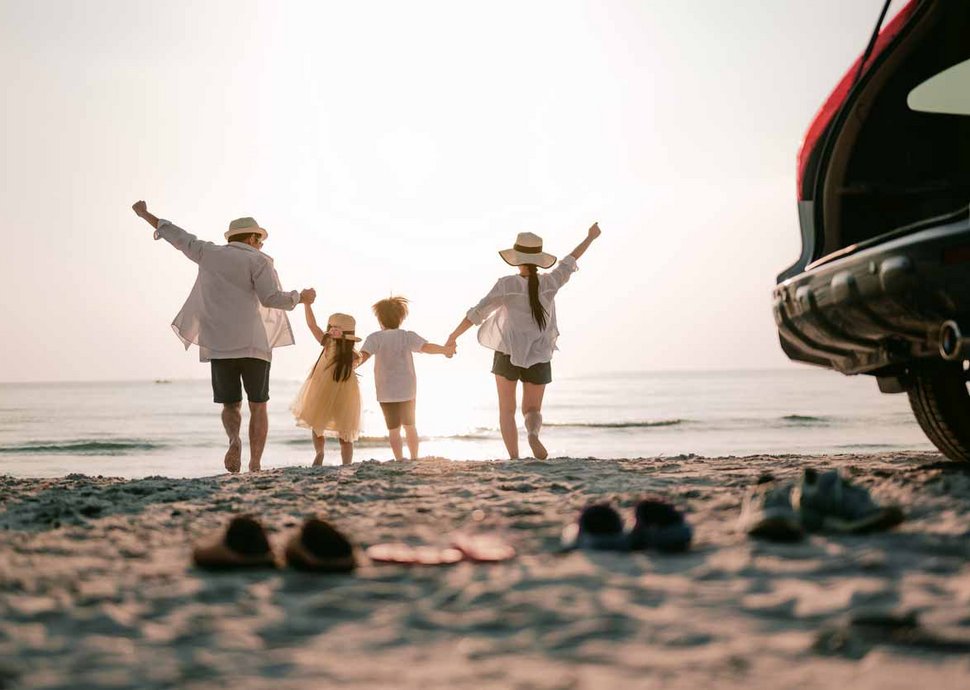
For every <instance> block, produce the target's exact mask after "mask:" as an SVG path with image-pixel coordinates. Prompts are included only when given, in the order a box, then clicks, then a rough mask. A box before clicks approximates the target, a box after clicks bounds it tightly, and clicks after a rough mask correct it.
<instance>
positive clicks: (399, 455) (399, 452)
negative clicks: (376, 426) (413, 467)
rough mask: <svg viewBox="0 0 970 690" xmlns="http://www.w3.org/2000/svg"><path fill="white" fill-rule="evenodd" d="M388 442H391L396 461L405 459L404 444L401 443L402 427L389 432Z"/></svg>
mask: <svg viewBox="0 0 970 690" xmlns="http://www.w3.org/2000/svg"><path fill="white" fill-rule="evenodd" d="M387 440H388V441H390V442H391V451H392V452H393V453H394V459H395V460H403V459H404V444H403V443H401V427H397V428H396V429H388V430H387Z"/></svg>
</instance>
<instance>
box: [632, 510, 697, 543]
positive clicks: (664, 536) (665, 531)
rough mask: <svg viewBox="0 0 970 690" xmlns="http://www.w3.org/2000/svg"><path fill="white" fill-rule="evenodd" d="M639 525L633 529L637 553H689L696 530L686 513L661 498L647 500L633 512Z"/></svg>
mask: <svg viewBox="0 0 970 690" xmlns="http://www.w3.org/2000/svg"><path fill="white" fill-rule="evenodd" d="M634 515H635V516H636V524H634V526H633V529H632V530H630V548H631V549H636V550H642V549H657V550H658V551H668V552H675V551H686V550H687V548H688V547H689V546H690V540H691V538H692V537H693V536H694V531H693V530H692V529H691V527H690V525H688V524H687V523H686V522H685V521H684V516H683V514H682V513H681V512H680V511H679V510H677V509H676V508H674V507H673V506H672V505H670V504H669V503H667V502H666V501H664V500H661V499H645V500H643V501H640V502H639V503H637V507H636V509H635V511H634Z"/></svg>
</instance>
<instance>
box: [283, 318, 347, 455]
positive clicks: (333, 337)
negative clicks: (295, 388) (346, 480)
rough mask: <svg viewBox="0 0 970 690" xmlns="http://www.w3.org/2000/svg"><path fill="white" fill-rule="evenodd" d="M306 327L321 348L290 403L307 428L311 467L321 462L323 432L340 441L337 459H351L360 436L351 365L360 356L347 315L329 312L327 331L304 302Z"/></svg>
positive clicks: (297, 417) (294, 414) (295, 414)
mask: <svg viewBox="0 0 970 690" xmlns="http://www.w3.org/2000/svg"><path fill="white" fill-rule="evenodd" d="M303 306H304V308H305V312H306V322H307V326H309V327H310V331H311V332H312V333H313V335H314V337H315V338H316V339H317V341H318V342H319V343H320V344H321V345H323V351H322V352H321V353H320V356H319V357H318V358H317V362H316V364H314V365H313V369H312V370H311V371H310V375H309V376H308V377H307V380H306V381H305V382H304V384H303V386H302V387H301V388H300V392H299V393H298V394H297V396H296V399H295V400H294V401H293V404H292V405H291V406H290V410H291V411H292V412H293V416H294V417H296V424H297V426H302V427H304V428H307V429H310V430H311V434H312V436H313V448H314V450H315V451H316V456H315V457H314V458H313V464H314V466H320V465H322V464H323V445H324V435H327V436H336V437H337V439H338V440H339V441H340V458H341V460H342V462H343V464H344V465H349V464H350V463H351V462H353V459H354V441H356V440H357V438H358V437H359V436H360V386H359V385H358V383H357V374H356V373H354V368H355V366H356V365H357V361H358V359H359V358H360V355H359V354H358V353H357V351H356V350H355V349H354V343H358V342H360V338H358V337H357V336H356V335H355V334H354V329H355V328H356V325H357V324H356V322H355V321H354V317H352V316H348V315H347V314H331V315H330V318H329V319H327V330H326V331H323V330H321V329H320V327H319V326H317V320H316V318H315V317H314V315H313V307H312V306H310V304H307V303H304V305H303Z"/></svg>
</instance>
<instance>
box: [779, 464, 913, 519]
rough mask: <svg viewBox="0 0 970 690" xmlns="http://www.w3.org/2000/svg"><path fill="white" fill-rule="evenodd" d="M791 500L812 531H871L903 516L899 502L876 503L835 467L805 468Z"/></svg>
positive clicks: (866, 492)
mask: <svg viewBox="0 0 970 690" xmlns="http://www.w3.org/2000/svg"><path fill="white" fill-rule="evenodd" d="M792 502H793V504H794V505H795V506H796V507H797V508H798V510H799V513H800V515H801V519H802V525H804V527H805V529H807V530H809V531H812V532H814V531H820V530H821V531H829V532H843V533H858V532H872V531H875V530H882V529H889V528H890V527H895V526H896V525H898V524H899V523H900V522H902V521H903V517H904V516H903V511H902V510H901V509H900V508H899V506H880V505H879V504H878V503H876V502H875V501H873V500H872V497H871V496H869V492H868V491H867V490H866V489H864V488H862V487H861V486H854V485H853V484H852V483H850V482H849V481H848V480H846V479H843V478H842V476H841V475H840V474H839V473H838V471H837V470H829V471H828V472H823V473H821V474H819V473H818V472H817V471H815V470H813V469H811V468H807V469H806V470H805V472H804V474H803V475H802V480H801V482H799V484H798V486H797V487H795V491H794V492H793V495H792Z"/></svg>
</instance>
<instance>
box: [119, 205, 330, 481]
mask: <svg viewBox="0 0 970 690" xmlns="http://www.w3.org/2000/svg"><path fill="white" fill-rule="evenodd" d="M132 209H133V210H134V212H135V213H136V214H137V215H138V216H139V217H140V218H142V219H144V220H145V221H146V222H148V224H149V225H151V226H152V227H153V228H155V234H154V237H155V239H156V240H158V239H163V240H165V241H166V242H168V243H169V244H171V245H172V246H173V247H175V248H176V249H178V250H179V251H181V252H182V253H183V254H185V255H186V256H187V257H188V258H189V259H191V260H192V261H194V262H195V263H197V264H198V265H199V275H198V277H197V278H196V281H195V285H194V286H193V288H192V292H191V293H190V294H189V298H188V299H187V300H186V302H185V305H184V306H183V307H182V310H181V311H180V312H179V313H178V315H177V316H176V317H175V320H174V321H173V322H172V328H173V329H174V330H175V334H176V335H177V336H178V337H179V339H180V340H181V341H182V343H183V344H184V345H185V349H188V348H189V345H191V344H195V345H198V346H199V360H200V361H202V362H211V365H210V367H211V374H212V396H213V400H214V402H216V403H221V404H222V425H223V427H224V428H225V430H226V435H227V436H228V437H229V449H228V450H227V451H226V456H225V466H226V469H227V470H229V471H230V472H233V473H235V472H239V470H240V467H241V465H242V441H241V439H240V437H239V429H240V426H241V425H242V412H241V408H242V387H243V386H244V387H245V389H246V398H247V399H248V401H249V411H250V418H249V470H250V471H251V472H256V471H258V470H259V469H260V460H261V458H262V455H263V448H264V447H265V445H266V434H267V431H268V429H269V421H268V417H267V412H266V403H267V401H268V400H269V370H270V362H271V361H272V358H273V348H274V347H283V346H285V345H292V344H293V330H292V329H291V328H290V322H289V319H288V318H287V316H286V314H285V313H284V311H283V310H286V311H290V310H292V309H293V308H294V307H296V305H297V304H300V303H312V302H313V300H314V299H315V298H316V291H314V290H313V289H312V288H309V289H305V290H302V291H300V292H297V291H296V290H293V291H290V292H284V291H283V290H282V288H281V287H280V281H279V277H278V276H277V275H276V269H275V268H273V260H272V259H271V258H270V257H269V256H267V255H266V254H263V253H262V252H261V251H259V250H260V248H261V247H262V246H263V242H264V240H265V239H266V238H267V236H268V235H269V233H267V232H266V230H264V229H263V228H261V227H259V224H258V223H257V222H256V221H255V220H254V219H253V218H238V219H236V220H234V221H232V223H230V224H229V230H228V231H227V232H226V233H225V237H226V241H227V242H228V244H226V245H216V244H213V243H212V242H205V241H203V240H200V239H198V238H197V237H195V236H194V235H191V234H189V233H187V232H186V231H185V230H182V229H181V228H179V227H178V226H176V225H174V224H173V223H170V222H169V221H167V220H160V219H159V218H157V217H155V216H154V215H152V214H151V213H149V212H148V206H147V205H146V204H145V202H144V201H139V202H137V203H136V204H134V205H133V206H132Z"/></svg>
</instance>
